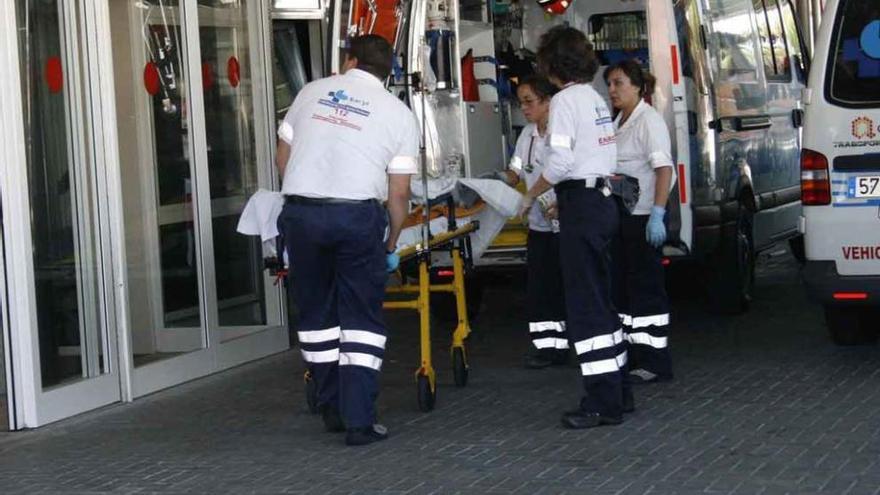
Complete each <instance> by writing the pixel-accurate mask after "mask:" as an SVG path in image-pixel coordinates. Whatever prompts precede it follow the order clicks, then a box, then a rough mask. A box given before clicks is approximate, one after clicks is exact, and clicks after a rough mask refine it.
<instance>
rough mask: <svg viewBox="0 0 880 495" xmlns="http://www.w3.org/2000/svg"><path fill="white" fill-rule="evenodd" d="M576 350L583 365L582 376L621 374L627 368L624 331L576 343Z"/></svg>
mask: <svg viewBox="0 0 880 495" xmlns="http://www.w3.org/2000/svg"><path fill="white" fill-rule="evenodd" d="M574 350H575V352H576V353H577V355H578V362H580V365H581V375H583V376H585V377H586V376H595V375H602V374H605V373H619V372H620V370H621V368H623V367H624V366H626V359H627V357H626V347H625V346H624V345H623V330H617V331H616V332H614V333H611V334H605V335H597V336H595V337H591V338H589V339H584V340H581V341H578V342H575V343H574Z"/></svg>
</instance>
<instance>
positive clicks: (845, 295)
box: [834, 292, 868, 301]
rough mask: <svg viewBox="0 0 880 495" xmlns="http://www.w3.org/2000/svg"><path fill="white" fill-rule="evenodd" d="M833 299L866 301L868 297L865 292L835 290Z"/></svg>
mask: <svg viewBox="0 0 880 495" xmlns="http://www.w3.org/2000/svg"><path fill="white" fill-rule="evenodd" d="M834 299H835V300H836V301H866V300H867V299H868V293H867V292H835V293H834Z"/></svg>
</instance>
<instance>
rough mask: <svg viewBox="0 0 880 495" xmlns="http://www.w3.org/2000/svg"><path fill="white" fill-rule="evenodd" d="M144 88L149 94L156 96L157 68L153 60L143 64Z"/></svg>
mask: <svg viewBox="0 0 880 495" xmlns="http://www.w3.org/2000/svg"><path fill="white" fill-rule="evenodd" d="M144 89H146V90H147V93H150V96H156V94H157V93H158V92H159V69H158V68H157V67H156V64H154V63H153V62H147V65H145V66H144Z"/></svg>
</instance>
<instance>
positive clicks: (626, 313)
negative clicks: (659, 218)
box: [615, 215, 672, 377]
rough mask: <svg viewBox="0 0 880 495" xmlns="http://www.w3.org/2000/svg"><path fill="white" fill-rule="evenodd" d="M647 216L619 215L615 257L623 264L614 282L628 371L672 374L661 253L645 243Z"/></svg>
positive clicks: (667, 309) (667, 307) (666, 375)
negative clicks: (619, 288) (626, 346)
mask: <svg viewBox="0 0 880 495" xmlns="http://www.w3.org/2000/svg"><path fill="white" fill-rule="evenodd" d="M648 218H649V216H648V215H632V216H629V217H624V218H621V228H620V235H619V239H618V240H619V246H620V247H619V248H618V249H617V251H616V254H617V257H616V259H617V260H620V264H622V265H624V266H625V270H623V271H622V272H618V274H617V276H616V277H615V285H618V284H619V285H622V286H623V290H618V291H616V292H615V294H616V295H619V294H624V296H623V299H624V300H623V301H622V302H619V303H618V305H619V306H620V311H621V313H623V314H622V317H623V322H624V324H625V325H624V330H625V331H626V333H627V335H626V340H627V342H628V344H629V345H628V348H629V358H630V366H629V369H630V370H635V369H645V370H647V371H650V372H651V373H654V374H656V375H660V376H661V377H671V376H672V359H671V358H670V354H669V321H670V317H669V301H668V298H667V295H666V281H665V275H666V274H665V269H664V268H663V263H662V255H661V254H660V252H659V251H658V250H657V249H655V248H654V247H652V246H651V245H649V244H648V242H647V240H646V239H645V227H646V225H647V222H648Z"/></svg>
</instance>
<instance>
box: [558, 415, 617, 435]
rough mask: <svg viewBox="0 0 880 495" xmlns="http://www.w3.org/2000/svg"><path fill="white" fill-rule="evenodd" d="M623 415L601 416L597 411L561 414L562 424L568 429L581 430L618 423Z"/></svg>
mask: <svg viewBox="0 0 880 495" xmlns="http://www.w3.org/2000/svg"><path fill="white" fill-rule="evenodd" d="M620 423H623V417H622V416H618V417H611V416H603V415H602V414H599V413H597V412H589V411H569V412H567V413H565V414H563V415H562V426H564V427H566V428H568V429H570V430H583V429H586V428H595V427H597V426H603V425H619V424H620Z"/></svg>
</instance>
